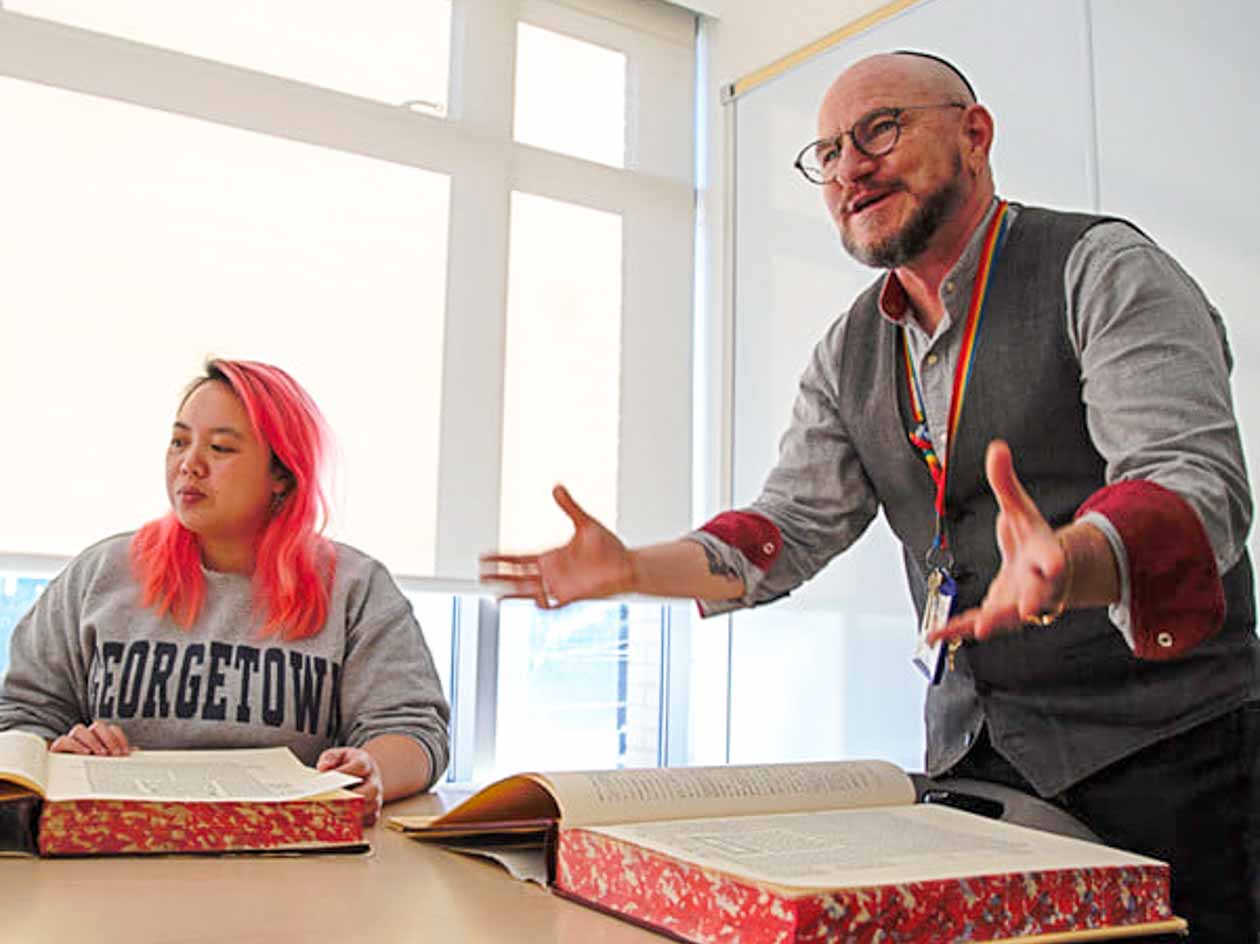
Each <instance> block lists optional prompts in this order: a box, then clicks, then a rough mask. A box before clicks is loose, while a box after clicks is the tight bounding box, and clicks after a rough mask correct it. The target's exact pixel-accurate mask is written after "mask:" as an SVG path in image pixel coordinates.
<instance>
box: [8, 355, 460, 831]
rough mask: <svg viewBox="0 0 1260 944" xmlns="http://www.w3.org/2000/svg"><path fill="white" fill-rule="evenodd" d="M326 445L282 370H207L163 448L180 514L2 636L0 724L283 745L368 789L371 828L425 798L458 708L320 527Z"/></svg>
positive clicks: (369, 577) (95, 559)
mask: <svg viewBox="0 0 1260 944" xmlns="http://www.w3.org/2000/svg"><path fill="white" fill-rule="evenodd" d="M328 445H329V437H328V433H327V430H326V427H325V425H324V421H323V417H322V416H321V415H320V412H319V410H318V408H317V407H316V406H315V404H314V402H312V400H311V399H310V397H309V396H308V395H307V394H306V392H305V391H304V390H303V389H302V388H301V387H300V386H298V384H297V383H296V382H295V381H294V380H293V379H292V378H291V377H289V375H288V374H286V373H285V372H284V371H282V370H280V369H278V368H276V367H271V366H268V365H266V364H259V363H254V362H250V361H229V360H214V361H211V362H210V363H209V364H208V365H207V368H206V374H205V376H203V377H200V378H198V379H197V380H196V381H194V382H193V384H192V385H191V386H190V387H189V389H188V392H187V393H186V394H185V395H184V398H183V401H182V402H181V403H180V405H179V411H178V414H177V416H176V419H175V423H174V428H173V432H172V435H171V441H170V446H169V447H168V449H167V455H166V490H167V495H168V497H169V499H170V503H171V512H170V513H169V514H168V515H166V517H164V518H161V519H159V520H157V521H152V522H150V523H149V524H147V525H145V526H144V527H143V528H141V529H140V530H139V531H137V532H135V533H134V534H123V535H117V536H115V537H112V538H107V539H105V540H104V541H101V542H100V543H98V544H95V545H93V546H92V547H90V548H88V549H87V550H86V551H84V552H83V553H82V554H80V555H79V556H78V557H76V558H75V559H74V560H73V561H71V562H70V564H69V565H68V566H67V567H66V569H65V570H64V571H63V572H62V573H61V574H60V575H59V576H58V577H57V578H56V579H55V580H53V581H52V582H51V583H50V584H49V585H48V587H47V588H46V590H45V591H44V593H43V595H42V596H41V597H40V599H39V600H38V601H37V602H36V604H35V605H34V606H33V607H32V608H31V611H30V612H29V613H28V614H27V615H26V616H25V617H24V618H23V619H22V621H21V622H20V623H19V624H18V625H17V627H16V628H15V629H14V632H13V638H12V644H11V655H10V665H9V671H8V675H7V677H6V679H5V683H4V688H3V691H2V692H0V730H5V729H9V728H19V729H23V730H27V731H33V732H35V733H37V734H40V735H42V736H43V737H45V738H47V739H49V740H50V741H51V742H52V746H51V749H52V750H54V751H66V752H70V753H78V754H101V755H120V754H126V753H128V752H129V751H130V749H131V745H138V746H140V747H144V748H149V749H177V748H190V747H206V748H223V747H271V746H276V745H283V746H286V747H289V748H291V749H292V750H293V751H294V753H295V754H297V756H298V757H300V758H301V759H302V760H303V762H305V763H307V764H311V763H314V764H315V765H316V766H317V767H318V768H319V769H320V770H339V771H344V772H345V773H348V774H352V775H354V776H356V777H361V778H363V780H362V783H361V784H360V785H359V786H358V787H357V788H356V789H357V791H358V792H359V793H361V794H363V796H364V797H365V800H366V802H365V803H364V821H365V822H367V823H372V822H375V820H376V818H377V816H378V815H379V812H380V808H381V803H382V802H383V801H385V800H392V799H394V798H396V797H401V796H406V795H408V794H411V793H415V792H417V791H419V790H424V789H426V788H428V787H429V786H430V785H431V784H432V783H433V781H434V780H435V779H436V778H437V776H438V774H439V773H441V771H442V770H443V769H444V768H445V766H446V763H447V759H448V742H447V721H448V720H449V715H450V711H449V708H448V706H447V703H446V701H445V699H444V698H443V697H442V690H441V685H440V683H439V681H438V678H437V675H436V673H435V672H434V669H433V660H432V658H431V657H430V655H429V650H428V647H427V646H426V645H425V642H424V637H423V635H422V634H421V631H420V627H419V625H418V624H417V623H416V620H415V618H414V616H413V615H412V612H411V606H410V604H409V603H408V601H407V599H406V597H404V596H403V595H402V593H401V592H400V591H399V590H398V588H397V586H396V585H395V584H394V582H393V580H392V579H391V578H390V576H389V574H388V572H387V571H386V570H385V568H384V567H383V566H382V565H381V564H379V563H378V562H376V561H374V560H372V559H371V558H369V557H367V556H365V555H363V554H361V553H359V552H358V551H356V550H354V549H353V548H350V547H347V546H345V545H343V544H335V543H333V542H331V541H329V540H327V539H326V538H324V537H322V536H321V534H320V529H321V527H322V524H323V520H324V518H325V512H326V502H325V499H324V495H323V493H322V491H321V488H320V480H321V475H320V473H321V471H322V466H323V463H324V459H325V456H326V454H327V451H328Z"/></svg>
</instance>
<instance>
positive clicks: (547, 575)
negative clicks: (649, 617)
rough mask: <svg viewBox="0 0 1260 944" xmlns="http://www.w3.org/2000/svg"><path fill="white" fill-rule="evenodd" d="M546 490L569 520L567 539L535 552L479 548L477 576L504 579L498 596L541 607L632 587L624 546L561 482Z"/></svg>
mask: <svg viewBox="0 0 1260 944" xmlns="http://www.w3.org/2000/svg"><path fill="white" fill-rule="evenodd" d="M551 494H552V497H553V498H555V500H556V504H557V505H559V506H560V508H561V510H562V511H563V512H564V513H565V514H566V515H568V516H569V520H570V521H571V522H573V537H572V538H571V539H570V540H569V543H567V544H565V545H563V546H562V547H557V548H552V549H551V550H549V551H543V552H542V553H539V554H484V555H482V557H481V579H482V581H483V582H492V583H499V584H506V585H507V588H508V590H507V592H506V593H503V594H501V596H500V598H501V599H513V598H528V599H532V600H533V601H534V602H535V603H537V604H538V605H539V606H540V607H544V608H554V607H559V606H564V605H565V604H567V603H572V602H574V601H575V600H591V599H597V598H600V597H609V596H613V595H615V594H618V593H627V592H629V591H630V590H631V589H633V583H634V568H633V565H632V563H631V559H630V552H629V551H628V550H627V549H626V546H625V545H624V544H622V543H621V541H620V540H619V539H618V537H617V536H616V535H615V534H613V533H612V532H611V531H609V530H608V529H607V528H605V527H604V526H603V525H602V524H600V523H599V521H597V520H596V519H595V518H592V517H591V516H590V515H588V514H587V513H586V512H585V511H584V510H583V509H582V506H581V505H579V504H578V503H577V502H575V501H574V500H573V496H571V495H570V494H569V492H568V489H566V488H565V487H564V486H563V485H557V486H556V487H555V488H554V489H552V490H551Z"/></svg>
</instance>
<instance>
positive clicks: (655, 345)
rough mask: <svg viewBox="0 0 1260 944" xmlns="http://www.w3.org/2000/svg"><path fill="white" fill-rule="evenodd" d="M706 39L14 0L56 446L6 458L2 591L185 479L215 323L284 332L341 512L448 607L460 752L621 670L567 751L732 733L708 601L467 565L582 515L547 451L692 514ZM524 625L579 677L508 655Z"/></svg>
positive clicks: (10, 279)
mask: <svg viewBox="0 0 1260 944" xmlns="http://www.w3.org/2000/svg"><path fill="white" fill-rule="evenodd" d="M694 46H695V30H694V20H693V17H692V16H691V15H690V14H688V13H685V12H684V11H682V10H680V9H678V8H677V7H674V6H671V5H668V4H665V3H656V2H633V3H629V2H623V0H514V2H506V0H502V2H500V0H406V2H402V0H393V2H390V0H369V2H367V3H364V4H359V5H356V6H354V7H347V6H346V5H345V4H336V5H334V4H332V3H328V2H315V3H297V2H296V0H278V2H276V3H268V4H261V5H260V4H253V3H245V2H243V0H227V2H224V3H220V4H213V5H197V6H193V7H190V6H188V5H182V4H165V3H161V2H158V0H120V2H117V3H109V4H97V3H90V2H82V0H80V2H74V0H6V2H5V3H4V4H3V7H2V8H0V119H2V120H3V121H4V124H5V127H6V130H7V132H8V133H7V134H6V146H5V147H4V148H3V149H0V205H3V206H4V207H5V213H4V215H3V217H2V218H0V252H3V253H4V255H5V258H6V260H7V262H8V265H7V266H6V279H5V282H4V285H3V287H0V319H3V323H2V324H0V328H3V331H4V336H5V337H6V339H8V340H9V342H10V343H6V344H3V345H0V402H2V403H3V404H4V406H5V407H6V411H5V415H6V421H7V422H8V424H9V426H8V430H7V431H8V433H9V435H10V438H11V439H13V440H15V441H21V442H22V443H23V444H24V449H25V455H27V456H29V457H33V458H34V461H25V462H22V463H8V464H6V465H4V466H3V467H0V495H4V496H6V498H9V497H11V496H14V495H20V496H22V501H20V502H14V501H9V502H8V503H7V504H6V508H8V509H9V512H8V513H7V514H6V520H5V539H6V545H5V553H0V570H2V571H3V572H4V573H6V574H8V573H10V572H11V573H14V574H16V575H18V576H16V577H13V578H10V577H5V578H3V579H4V580H5V581H6V582H4V583H3V586H2V588H0V589H3V592H4V594H5V595H4V596H3V597H0V599H3V600H4V601H5V605H6V607H8V609H7V610H6V611H5V612H6V613H9V611H10V610H11V611H14V612H16V611H17V610H18V609H24V608H25V607H26V606H28V605H29V601H28V600H27V599H26V597H27V596H29V588H28V587H27V585H26V584H24V583H21V580H19V579H18V577H21V579H26V578H25V577H22V576H21V574H20V571H21V566H22V563H23V561H26V560H28V559H34V557H33V556H36V555H38V556H39V557H38V559H39V560H48V561H52V562H54V564H53V565H51V566H52V569H53V570H55V569H57V566H59V565H60V564H61V563H64V561H65V560H67V559H68V558H69V557H70V556H71V555H73V554H75V553H76V552H78V551H79V550H80V549H81V548H83V547H85V546H87V545H88V544H90V543H92V542H93V541H95V540H97V539H99V538H100V537H102V536H103V535H104V534H108V533H112V532H117V531H123V530H129V529H131V528H134V527H136V526H137V525H139V524H140V523H141V522H143V521H145V520H148V519H151V518H153V517H156V516H157V515H160V514H161V513H162V512H163V511H164V510H165V502H164V499H163V495H162V492H161V490H160V489H161V484H160V483H161V478H160V474H161V472H160V469H161V461H162V459H161V453H162V444H163V442H164V438H165V434H166V430H167V429H168V428H169V423H170V419H171V415H172V411H173V409H174V406H175V403H176V401H177V398H178V395H179V393H180V391H181V390H182V388H183V386H184V384H186V383H187V381H188V380H189V379H190V378H191V377H192V376H193V375H194V374H195V373H197V372H198V370H199V368H200V365H201V362H202V361H203V360H204V358H205V357H206V356H207V355H215V354H218V355H225V356H236V357H252V358H259V359H263V360H271V361H274V362H276V363H278V364H280V365H281V366H284V367H285V368H287V369H289V370H290V371H291V372H292V373H293V374H294V375H295V376H296V377H297V378H298V379H299V380H300V381H301V382H302V383H303V384H304V385H305V386H306V387H307V388H308V389H310V391H311V392H312V394H313V395H314V396H315V398H316V399H317V401H318V402H319V403H320V404H321V406H322V407H323V408H324V410H325V412H326V413H327V414H328V418H329V420H330V424H331V426H332V427H333V430H334V433H335V434H336V436H337V438H338V440H339V446H340V452H341V456H340V458H341V464H340V471H341V475H340V479H339V480H338V482H337V483H336V489H335V511H334V519H333V523H332V532H331V533H332V535H333V536H334V537H337V538H339V539H342V540H347V541H348V542H350V543H352V544H355V545H357V546H359V547H362V548H363V549H364V550H366V551H368V552H369V553H371V554H373V555H374V556H376V557H379V558H380V559H382V560H383V561H384V562H385V563H386V564H387V565H388V566H389V567H390V569H391V570H392V571H393V572H394V573H395V575H396V577H397V578H398V580H399V582H400V584H401V585H402V586H403V587H404V589H405V590H406V592H407V593H408V595H409V596H410V598H411V600H412V602H413V607H414V608H415V610H416V612H417V615H418V617H419V619H420V621H421V623H422V626H423V627H424V630H425V634H426V638H427V639H428V642H429V645H430V648H431V649H432V651H433V655H434V658H435V661H436V662H437V664H438V668H439V673H440V674H442V677H443V681H444V684H446V685H447V686H448V693H449V694H451V696H452V701H453V703H454V706H455V711H456V719H455V723H454V731H455V745H454V754H455V758H456V760H455V764H454V766H453V767H452V770H451V772H450V775H451V776H453V777H456V778H457V779H469V778H470V777H473V776H485V775H486V774H487V772H489V771H491V770H493V769H496V768H495V764H496V758H495V756H494V753H493V748H494V746H495V745H496V743H497V745H498V747H499V748H500V749H502V750H504V751H510V750H511V749H512V748H511V747H510V746H509V745H511V744H514V743H516V742H517V739H516V735H515V731H516V729H515V728H512V727H510V726H511V725H513V724H515V723H516V721H517V720H518V718H522V719H523V718H525V717H527V714H525V712H526V707H521V708H520V709H519V711H518V710H517V709H513V708H512V705H513V704H518V705H524V706H527V707H528V710H529V711H535V710H540V711H547V710H551V709H549V708H547V707H546V706H547V705H552V706H557V705H570V706H572V705H574V704H579V703H582V702H581V699H586V700H588V701H590V702H592V703H594V702H598V703H600V704H601V705H603V706H605V707H604V708H602V709H601V711H602V712H603V713H602V714H600V715H599V723H598V730H597V731H594V733H590V734H589V737H588V735H583V734H581V733H580V732H579V731H578V730H577V728H573V729H572V730H573V735H572V742H571V744H570V747H571V748H572V749H571V750H568V751H567V752H563V753H557V754H556V755H555V756H556V759H557V761H558V762H561V763H564V764H566V765H569V764H573V765H577V766H591V765H593V764H594V763H605V762H613V761H611V760H610V758H613V757H616V758H622V759H625V758H629V759H630V760H631V761H633V762H636V763H637V762H638V758H647V757H651V758H654V759H655V758H664V759H669V758H671V757H672V758H674V759H675V760H676V761H677V760H680V759H681V760H685V759H686V758H687V757H689V756H692V755H691V754H690V753H688V752H689V751H691V749H692V748H691V747H690V746H688V745H691V744H693V743H694V742H695V741H696V740H697V739H700V740H703V741H704V743H705V745H706V747H705V748H704V749H705V750H709V749H710V748H709V747H708V745H709V743H710V739H709V735H708V734H697V731H698V730H699V729H697V727H696V725H697V724H701V723H703V724H709V720H703V721H701V720H700V719H712V718H715V717H717V716H718V715H719V714H721V712H716V713H715V711H713V710H710V709H708V708H706V709H704V710H693V706H692V705H691V704H690V703H689V701H688V699H687V697H686V694H685V685H684V683H685V682H686V681H687V680H688V672H689V670H684V669H683V668H678V669H676V670H675V669H671V665H672V662H671V660H675V659H676V658H677V657H676V656H675V655H673V654H674V653H677V652H679V651H682V650H683V649H685V648H687V647H689V646H691V645H693V643H694V644H695V645H700V643H699V642H698V641H696V640H693V639H692V638H691V636H690V634H691V626H690V621H689V616H688V615H687V614H686V608H680V607H674V606H661V605H641V604H638V603H631V604H621V603H609V604H600V605H593V606H591V607H589V608H582V609H580V610H574V611H573V612H572V613H569V614H566V615H564V616H563V617H557V616H555V615H552V614H541V615H539V616H538V617H537V620H538V621H537V623H536V625H532V621H533V620H534V619H535V618H534V616H532V615H521V613H520V612H517V611H514V610H513V608H511V607H504V608H503V618H502V619H500V614H499V610H498V608H497V607H495V606H494V605H493V604H491V603H490V602H489V601H488V600H487V599H486V598H485V597H484V596H480V594H481V593H482V591H481V588H480V587H478V586H477V585H476V584H475V582H474V581H475V576H476V570H477V565H476V558H477V555H478V553H480V552H483V551H485V550H488V549H490V548H493V547H495V546H502V545H503V544H506V543H511V544H514V545H517V546H530V547H535V546H540V545H545V544H546V543H547V542H548V541H550V540H555V539H557V538H559V539H563V537H564V535H565V533H566V527H567V525H566V523H565V520H564V518H563V516H560V515H559V513H558V512H556V511H555V510H553V509H552V507H551V502H550V497H549V494H548V493H549V489H550V486H551V484H552V482H553V481H554V480H556V479H563V480H565V481H566V482H568V483H569V484H570V485H571V486H572V488H573V490H574V492H575V494H576V496H577V497H578V499H579V501H583V502H584V503H586V504H587V505H588V506H589V507H590V508H591V510H592V511H594V512H596V513H598V514H600V515H602V516H604V517H605V518H606V519H607V520H608V521H609V523H619V522H624V528H623V530H624V531H625V533H626V537H627V538H628V539H629V540H631V541H639V540H643V539H645V538H647V537H659V536H660V535H663V534H674V533H679V532H681V531H683V530H685V529H686V528H687V527H688V526H689V525H690V524H691V520H690V432H691V430H690V391H691V364H690V361H691V344H690V337H691V327H690V319H691V298H692V239H693V231H694V228H693V220H694V188H693V179H692V178H693V154H692V152H693V138H694V135H693V82H694ZM575 126H580V132H581V133H579V134H577V135H574V134H572V133H571V130H572V129H573V128H574V127H575ZM14 405H21V407H22V408H21V409H14V408H13V406H14ZM120 418H121V419H120ZM85 468H90V470H91V474H84V471H83V470H84V469H85ZM51 508H56V509H59V510H60V509H72V510H73V513H65V514H61V513H58V514H50V513H49V512H48V510H49V509H51ZM14 580H17V583H14ZM518 609H519V608H518ZM545 617H548V618H545ZM521 621H524V622H525V623H530V624H531V625H532V628H529V629H525V630H520V629H518V628H517V627H518V624H519V623H520V622H521ZM518 634H519V636H518ZM509 636H510V637H511V638H509ZM522 640H524V641H526V642H527V643H528V646H526V648H525V649H521V648H520V643H521V641H522ZM4 641H6V642H7V636H6V637H5V640H4ZM584 647H585V648H584ZM723 652H725V649H724V648H723ZM647 653H651V654H652V656H651V658H648V656H647V655H646V654H647ZM723 658H724V656H723ZM518 659H524V660H525V663H524V664H531V660H533V664H536V665H537V666H539V667H540V668H539V672H540V674H536V675H534V676H532V678H533V679H534V681H535V682H536V683H537V684H538V685H540V686H546V685H547V684H548V676H547V673H548V672H551V673H552V676H551V680H552V681H557V680H558V681H561V682H567V681H570V680H572V681H573V683H574V687H573V689H572V690H564V689H563V687H560V688H557V687H556V686H554V685H552V687H551V688H549V689H547V688H540V689H539V690H538V691H533V690H525V691H522V690H520V689H516V688H512V687H511V686H512V685H513V684H514V682H513V680H514V679H515V678H516V667H517V665H518V663H517V660H518ZM577 663H582V664H584V665H586V666H587V667H588V668H589V670H590V671H589V672H588V673H587V674H586V675H585V676H584V677H583V678H582V679H580V680H579V679H578V678H577V677H576V676H572V677H571V676H570V674H569V673H568V672H567V671H566V670H561V671H560V672H559V674H556V667H557V666H568V667H571V666H572V665H573V664H577ZM671 672H673V675H674V677H675V678H676V679H677V680H678V686H677V687H675V688H671V687H670V685H669V678H670V675H671ZM520 674H521V675H522V676H523V677H524V673H523V672H521V673H520ZM501 680H502V681H501ZM500 685H502V686H504V689H503V691H502V692H500V691H499V690H498V687H499V686H500ZM680 692H681V694H680ZM710 694H714V696H715V697H717V696H718V695H719V694H720V693H714V692H711V693H710ZM518 695H520V696H522V697H523V698H524V699H525V701H524V702H514V701H513V699H515V698H516V697H517V696H518ZM500 696H501V697H500ZM723 703H724V702H723ZM556 710H561V711H562V712H563V709H556ZM721 717H722V719H723V720H724V714H721ZM571 718H573V719H575V720H576V715H571ZM499 724H502V725H503V726H504V727H505V730H507V731H509V732H511V733H512V736H511V737H508V736H506V735H504V736H502V737H499V738H497V740H496V737H495V734H496V730H495V729H496V726H497V725H499ZM709 730H710V728H708V727H706V728H704V731H706V732H707V731H709ZM713 730H716V728H714V729H713ZM605 734H607V735H608V739H607V740H605ZM723 736H724V729H723V735H720V736H718V741H719V742H721V743H722V744H723V748H722V749H723V750H724V740H723ZM583 738H587V739H586V740H584V739H583ZM596 743H598V745H599V746H598V750H597V752H596V753H597V754H598V759H596V754H592V755H591V759H590V760H586V759H584V757H586V753H587V748H586V747H585V746H584V745H594V744H596ZM591 750H592V751H596V748H595V747H591ZM608 751H612V752H614V754H609V753H607V752H608ZM598 752H603V753H598ZM517 756H519V755H512V754H510V753H505V754H504V755H503V757H504V758H506V759H509V760H510V759H512V758H513V757H517ZM616 762H622V761H621V760H618V761H616Z"/></svg>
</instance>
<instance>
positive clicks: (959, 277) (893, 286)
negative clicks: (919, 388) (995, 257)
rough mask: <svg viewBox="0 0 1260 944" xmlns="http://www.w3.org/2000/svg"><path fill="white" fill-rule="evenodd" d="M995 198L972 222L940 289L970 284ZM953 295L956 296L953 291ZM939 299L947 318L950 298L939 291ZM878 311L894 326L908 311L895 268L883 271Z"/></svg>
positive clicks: (993, 208) (904, 319) (995, 202)
mask: <svg viewBox="0 0 1260 944" xmlns="http://www.w3.org/2000/svg"><path fill="white" fill-rule="evenodd" d="M999 202H1000V201H999V200H998V198H997V197H996V196H995V197H994V198H993V202H992V203H990V204H989V210H988V212H987V213H985V214H984V219H982V220H981V221H980V222H979V223H977V224H976V228H975V229H973V230H972V231H971V235H970V236H968V237H967V245H966V247H965V248H964V249H963V251H962V255H960V256H959V257H958V261H957V262H955V263H954V265H953V267H952V268H951V269H950V270H949V272H948V273H947V274H946V276H945V278H944V280H942V282H941V289H942V290H944V288H945V286H946V285H947V284H949V283H950V282H953V283H955V284H956V285H967V286H970V285H971V283H972V282H973V281H975V277H976V268H977V266H978V265H979V263H980V250H981V248H982V247H981V244H982V243H983V242H984V232H985V230H986V229H987V228H988V226H989V222H990V221H991V220H992V219H993V214H994V213H996V212H997V207H998V203H999ZM954 297H955V298H957V294H956V293H955V296H954ZM968 297H970V296H968ZM941 301H942V302H944V303H945V311H946V318H947V319H949V317H950V316H949V311H950V301H951V299H950V298H947V297H946V296H944V295H942V296H941ZM879 311H880V314H882V315H883V316H884V318H885V319H886V320H888V321H890V322H892V323H893V324H895V325H898V326H900V325H901V324H902V323H904V322H905V321H906V314H907V313H908V312H909V311H910V296H909V295H907V294H906V289H905V286H903V285H902V284H901V279H899V278H897V273H896V271H894V270H892V269H889V270H888V272H887V273H886V274H885V275H884V284H883V287H882V288H881V289H880V292H879ZM942 327H944V325H942Z"/></svg>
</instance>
